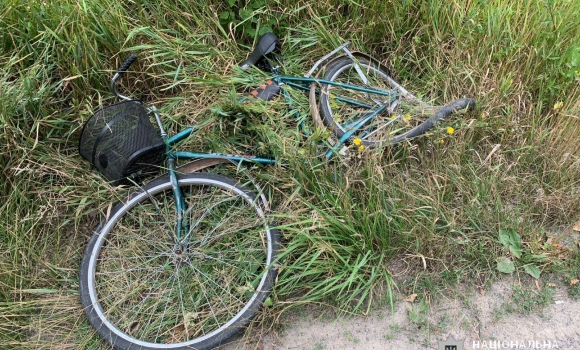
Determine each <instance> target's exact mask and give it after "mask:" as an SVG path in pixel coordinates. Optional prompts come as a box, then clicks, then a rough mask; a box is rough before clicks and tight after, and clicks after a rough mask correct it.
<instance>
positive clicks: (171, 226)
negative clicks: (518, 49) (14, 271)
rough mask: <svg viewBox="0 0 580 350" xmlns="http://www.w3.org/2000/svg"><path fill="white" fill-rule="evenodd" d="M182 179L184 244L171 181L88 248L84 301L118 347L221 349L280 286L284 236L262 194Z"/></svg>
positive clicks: (204, 177) (115, 216)
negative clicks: (276, 282) (259, 196)
mask: <svg viewBox="0 0 580 350" xmlns="http://www.w3.org/2000/svg"><path fill="white" fill-rule="evenodd" d="M178 181H179V186H180V188H181V190H182V191H183V194H184V197H185V202H186V205H187V210H186V211H185V213H184V214H185V215H184V217H185V218H184V219H185V222H186V223H187V229H186V230H185V232H183V235H182V236H181V237H180V238H179V239H177V238H175V234H174V233H175V232H176V228H175V226H176V210H175V204H174V197H173V193H172V187H171V183H170V181H169V177H168V176H165V177H162V178H159V179H157V180H154V181H152V182H151V183H149V184H148V185H146V186H145V187H144V188H143V189H142V190H141V191H139V192H137V193H134V194H132V195H130V196H129V197H128V198H126V199H125V200H123V201H121V202H119V203H118V204H117V205H116V206H115V207H114V208H113V209H112V211H111V212H110V215H109V218H108V220H106V221H103V222H102V223H101V224H100V225H99V226H98V228H97V229H96V231H95V233H94V235H93V236H92V237H91V239H90V241H89V244H88V246H87V248H86V250H85V253H84V256H83V261H82V264H81V272H80V292H81V301H82V304H83V306H84V308H85V313H86V314H87V316H88V319H89V321H90V323H91V325H92V326H93V327H94V328H95V329H96V330H97V332H98V333H99V334H100V335H101V336H102V337H103V338H105V339H106V340H107V341H108V342H109V343H111V344H112V345H113V346H115V348H117V349H137V348H138V349H192V348H193V349H212V348H214V347H216V346H219V345H220V344H222V343H223V342H224V341H226V340H227V339H229V338H230V337H231V336H233V335H234V334H236V333H237V332H239V331H240V330H242V329H243V328H244V327H246V326H247V325H248V323H249V322H250V320H251V319H252V318H253V317H254V316H255V314H256V312H257V311H258V309H259V308H260V307H261V305H262V304H263V303H264V301H265V300H266V298H267V297H268V295H269V293H270V291H271V289H272V286H273V283H274V280H275V278H276V273H277V271H276V268H275V266H274V262H275V258H276V255H277V253H278V250H279V246H280V234H279V232H278V230H276V229H273V228H271V227H270V226H269V224H268V222H267V218H266V215H265V212H264V210H263V206H262V205H261V204H260V201H259V199H257V196H256V195H255V194H254V193H252V192H251V191H250V190H249V189H247V188H245V187H240V186H238V185H236V182H235V181H234V180H232V179H229V178H226V177H224V176H220V175H215V174H188V175H181V176H179V177H178Z"/></svg>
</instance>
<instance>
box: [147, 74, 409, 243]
mask: <svg viewBox="0 0 580 350" xmlns="http://www.w3.org/2000/svg"><path fill="white" fill-rule="evenodd" d="M273 80H274V81H275V82H276V83H278V84H280V85H284V84H286V85H288V86H292V87H295V88H298V89H301V90H310V87H309V86H308V85H309V84H311V83H313V82H314V83H318V84H325V85H333V86H338V87H341V88H344V89H350V90H354V91H361V92H366V93H372V94H375V95H380V96H385V97H389V101H390V102H389V103H383V104H381V105H376V106H371V105H367V104H364V103H360V102H357V101H352V100H350V99H347V98H344V97H341V96H335V98H336V99H337V100H339V101H342V102H345V103H349V104H352V105H355V106H358V107H362V108H367V109H369V110H372V111H373V113H371V114H370V115H369V116H367V117H365V118H363V119H362V120H361V121H360V122H358V123H356V124H355V125H354V126H353V127H352V128H351V129H350V130H349V131H348V132H346V133H345V134H344V135H343V137H341V138H340V140H338V143H337V144H335V145H334V146H333V147H332V148H331V149H330V150H329V151H328V152H327V153H326V158H327V159H329V158H331V157H332V156H333V155H334V154H337V153H338V152H339V149H340V148H341V146H342V145H343V144H344V143H345V142H346V141H347V140H348V139H349V138H350V137H351V136H352V135H353V134H354V133H355V132H356V131H357V130H359V129H360V128H362V127H363V126H364V125H365V124H366V123H368V122H369V121H370V120H371V119H372V118H373V117H374V116H376V115H377V114H379V113H381V112H382V111H384V110H385V109H388V107H389V106H390V103H392V102H393V101H394V100H395V99H396V98H397V97H399V96H400V95H401V94H400V92H399V91H397V90H389V91H382V90H376V89H372V88H365V87H360V86H356V85H349V84H343V83H337V82H334V81H329V80H325V79H317V78H309V77H304V78H298V77H289V76H275V77H274V78H273ZM282 93H283V95H284V97H285V99H286V102H287V103H288V105H289V106H290V108H291V105H292V103H291V100H290V97H289V96H288V94H287V92H286V91H285V90H284V89H282ZM244 100H246V98H245V97H244V98H242V99H241V100H240V101H239V102H243V101H244ZM152 112H154V113H155V117H156V120H157V122H158V124H161V122H160V120H159V116H158V115H157V113H156V110H155V109H153V110H152ZM297 113H298V112H297ZM301 127H302V125H301ZM194 129H195V127H190V128H187V129H185V130H183V131H181V132H179V133H177V134H175V135H173V136H171V137H168V136H167V135H166V134H165V132H164V131H163V132H162V134H163V139H164V140H165V143H166V145H167V157H168V162H167V165H168V172H169V177H170V180H171V184H172V188H173V194H174V197H175V203H176V210H177V227H176V233H175V234H176V240H177V241H176V243H180V242H179V240H180V239H181V235H182V232H183V230H184V229H185V230H187V229H188V223H187V222H185V223H184V222H183V220H184V217H185V215H183V214H184V213H185V211H186V210H187V204H186V203H185V199H184V196H183V193H182V192H181V189H180V187H179V184H178V181H177V172H176V170H175V161H176V160H179V159H186V160H191V159H207V158H220V159H227V160H231V161H235V162H252V163H259V164H275V163H276V160H274V159H270V158H263V157H255V156H247V155H233V154H221V153H204V152H187V151H176V152H172V151H171V149H170V148H171V146H173V145H175V144H176V143H178V142H179V141H182V140H184V139H186V138H187V137H189V136H190V135H191V134H192V133H193V131H194ZM161 130H163V129H162V127H161Z"/></svg>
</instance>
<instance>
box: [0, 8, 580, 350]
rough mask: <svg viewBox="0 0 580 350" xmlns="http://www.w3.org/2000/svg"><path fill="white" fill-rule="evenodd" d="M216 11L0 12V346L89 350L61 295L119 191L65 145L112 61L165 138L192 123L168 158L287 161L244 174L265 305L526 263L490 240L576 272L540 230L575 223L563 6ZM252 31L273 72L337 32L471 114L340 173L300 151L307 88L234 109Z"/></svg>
mask: <svg viewBox="0 0 580 350" xmlns="http://www.w3.org/2000/svg"><path fill="white" fill-rule="evenodd" d="M233 3H234V2H232V1H229V2H227V4H225V3H224V2H219V1H209V2H207V3H206V4H205V5H204V6H201V5H199V4H198V3H196V2H191V1H174V2H168V1H141V0H137V1H134V2H132V3H131V6H124V4H121V3H118V2H113V1H110V0H104V1H93V0H87V1H82V2H78V1H61V2H59V3H58V4H52V3H50V2H43V1H28V2H20V1H8V2H4V4H3V5H2V6H0V30H1V33H2V39H1V42H0V63H1V64H0V87H1V88H0V210H1V211H2V213H4V216H3V217H4V221H3V223H2V225H1V226H0V251H1V252H2V254H1V255H0V303H1V305H2V308H1V311H0V320H2V321H1V322H0V330H1V331H0V346H1V347H3V348H93V349H96V348H103V345H102V343H101V342H100V341H99V339H98V337H97V336H96V335H95V334H94V332H93V331H92V330H91V329H90V327H89V326H88V323H87V322H86V320H85V318H84V316H83V313H82V309H81V306H80V303H79V301H78V295H77V294H76V293H77V292H76V291H77V290H78V282H77V280H78V267H79V263H80V259H81V256H82V251H83V249H84V247H85V245H86V241H87V238H88V237H89V236H90V234H91V230H92V229H93V228H94V226H95V225H96V223H97V222H98V221H99V220H100V218H101V217H102V216H103V215H104V214H105V213H106V210H107V205H108V203H111V202H115V201H117V200H119V198H123V197H124V196H126V195H127V193H128V191H129V190H127V189H115V188H112V187H111V186H109V185H108V184H106V183H104V182H103V180H102V178H101V177H100V176H99V175H98V174H97V173H96V172H95V171H94V170H93V169H91V168H90V167H89V165H88V164H87V163H85V162H84V161H83V160H81V159H80V157H79V156H78V154H77V142H78V137H79V133H80V126H81V125H82V123H83V122H84V121H85V120H86V119H87V118H88V117H89V116H90V114H91V113H92V111H94V109H96V108H97V107H98V106H100V105H105V104H109V103H111V102H112V101H113V99H112V95H111V94H110V93H109V91H108V79H109V77H110V75H111V73H112V71H113V70H114V69H115V68H116V67H117V66H118V65H119V64H120V62H122V61H123V60H124V58H125V57H126V56H128V53H129V52H137V53H138V54H139V60H138V62H137V63H136V64H135V65H134V66H132V67H131V69H132V72H131V73H130V74H128V75H127V77H126V78H124V79H123V80H122V83H121V85H122V89H123V91H127V92H129V93H130V94H131V95H132V96H135V97H136V98H139V99H142V100H144V101H146V102H148V103H155V104H156V105H158V106H159V107H160V109H161V112H162V114H163V118H164V121H165V123H166V127H167V129H168V130H169V131H177V130H179V129H181V128H182V127H184V126H190V125H192V124H196V123H198V124H203V125H204V127H203V128H202V129H201V130H200V131H199V132H198V133H197V134H196V137H195V138H192V139H191V140H189V141H187V142H186V143H184V145H183V147H184V148H191V149H198V150H208V151H215V152H224V153H243V154H257V155H268V156H272V157H275V158H277V159H280V160H285V161H286V162H287V164H288V165H286V166H283V165H277V166H273V167H269V168H261V169H251V170H250V171H251V173H252V175H253V176H254V177H256V178H257V179H258V181H259V182H260V183H263V184H264V186H265V188H266V192H267V193H268V194H269V195H270V197H271V198H272V203H273V211H274V214H275V216H276V218H277V220H278V221H279V222H280V225H281V227H282V229H283V235H284V242H283V244H284V251H283V253H282V254H283V260H282V267H281V272H280V276H279V278H278V283H277V287H276V290H275V296H274V299H275V301H276V302H275V303H274V306H273V307H272V308H270V310H272V311H271V312H272V313H276V312H280V311H282V310H285V308H286V307H287V306H288V305H290V306H292V305H299V304H302V303H323V304H329V305H333V306H336V307H338V308H339V309H341V310H348V311H355V312H361V313H366V312H368V311H369V310H371V308H372V305H373V304H372V303H373V302H374V301H376V300H377V298H378V297H379V294H380V293H379V291H384V290H386V291H387V295H390V297H389V298H388V299H389V303H391V302H392V301H393V299H394V297H393V296H392V295H393V293H395V291H396V289H397V287H398V286H397V285H396V284H395V282H394V279H393V276H394V275H397V274H399V273H404V274H407V275H411V276H414V277H416V278H413V279H411V280H412V282H410V283H409V284H408V285H405V286H404V287H405V288H408V291H409V292H419V293H420V294H422V297H423V296H436V295H438V293H445V292H446V290H447V289H448V288H449V287H450V286H451V285H453V284H455V283H460V282H469V283H478V284H483V283H486V282H487V281H488V280H489V279H490V278H495V277H497V276H499V275H500V272H499V271H497V270H496V260H497V259H498V258H500V257H507V258H510V259H512V261H514V263H515V269H516V271H523V270H524V269H525V267H524V266H525V265H526V264H529V263H530V262H529V261H525V260H524V258H523V257H522V258H521V259H519V260H518V258H516V257H514V256H513V255H511V254H512V253H511V252H510V251H509V249H507V250H506V247H505V246H504V245H503V244H502V243H501V242H500V231H510V232H515V233H517V235H518V236H519V237H520V238H521V248H522V251H523V252H525V254H523V255H522V256H524V257H525V256H543V257H544V258H545V259H542V260H541V261H535V262H534V264H536V267H537V268H538V270H539V271H540V272H541V273H542V274H544V273H547V272H550V273H564V274H568V273H569V272H570V271H571V270H573V269H575V267H574V264H575V261H577V259H567V258H564V257H563V256H562V254H561V253H562V252H561V248H560V247H559V246H558V245H557V244H556V243H554V242H549V241H548V233H549V232H551V231H552V230H554V228H557V227H570V226H571V225H572V223H574V222H576V221H578V220H579V219H580V217H578V212H580V201H578V193H579V191H580V190H579V182H578V179H579V178H580V176H579V175H580V153H579V151H578V147H575V144H574V143H573V142H570V140H575V139H578V137H579V136H580V123H578V115H579V111H580V105H579V102H578V101H579V100H580V99H579V98H578V97H579V90H578V86H579V84H580V76H579V75H578V71H580V51H579V50H580V49H579V47H578V45H577V39H576V38H578V37H579V34H580V33H579V32H578V31H579V29H578V28H580V18H579V17H578V16H576V15H575V14H576V13H577V11H576V10H577V9H578V8H580V2H579V1H578V0H571V1H539V0H526V1H518V2H505V3H501V4H499V3H489V2H469V3H460V2H445V3H441V2H438V1H431V0H424V1H415V2H410V1H403V2H399V3H396V4H395V3H392V2H385V1H367V2H364V4H363V3H360V2H353V1H342V0H340V1H339V0H336V1H334V0H332V1H330V0H329V1H324V2H321V3H319V4H309V5H305V4H304V3H303V2H295V1H291V0H276V1H273V2H269V3H268V4H266V3H265V2H264V3H263V4H262V2H261V1H250V2H249V3H250V5H247V6H243V7H242V8H240V9H239V10H238V11H237V12H236V11H234V12H235V13H234V15H233V16H232V17H231V18H230V17H228V18H225V15H224V16H220V14H223V13H224V12H228V11H230V10H231V7H232V6H233V5H232V4H233ZM236 4H238V3H236ZM228 6H229V8H228ZM242 10H243V11H242ZM228 16H229V15H228ZM226 22H227V23H226ZM263 25H268V26H270V27H272V28H277V30H278V33H279V34H280V37H281V40H282V42H283V67H284V69H285V72H286V73H287V74H296V75H301V74H303V73H305V72H306V71H307V69H308V68H309V67H310V65H311V64H312V63H313V62H314V61H316V59H318V58H319V57H321V56H323V55H324V54H326V53H327V52H328V51H330V50H331V49H332V48H334V47H335V46H337V45H338V44H340V43H341V42H343V41H345V40H351V41H352V42H353V46H354V47H356V48H358V49H360V50H361V51H364V52H368V53H370V54H372V55H374V56H376V57H378V58H380V60H381V61H382V63H383V64H384V65H386V66H387V67H389V68H390V69H391V70H392V75H393V76H394V77H395V78H396V79H397V80H398V81H400V82H402V83H403V84H404V86H405V87H408V88H409V89H410V90H412V91H413V92H417V93H418V94H420V95H422V96H424V97H425V98H427V99H429V100H434V101H436V103H439V104H444V103H447V102H450V101H452V100H454V99H457V98H461V97H464V96H472V97H475V98H476V99H477V101H478V107H477V110H476V112H474V113H472V114H468V115H466V116H463V117H456V118H452V119H450V120H448V121H445V122H444V123H443V124H442V125H441V128H440V130H435V131H433V132H432V133H431V135H430V136H427V137H424V138H421V139H418V140H413V141H410V142H408V143H406V144H404V145H401V146H399V147H395V148H391V149H385V150H380V151H378V152H372V151H368V150H367V151H365V152H363V153H361V154H359V156H358V158H355V159H354V160H352V161H349V162H348V163H347V164H345V166H343V165H342V164H340V165H337V164H327V163H324V162H320V161H319V160H318V159H317V158H316V157H315V154H316V152H315V150H312V149H311V147H310V146H309V145H310V141H311V140H313V139H315V138H323V136H324V135H323V134H324V133H320V132H319V133H318V134H317V133H316V132H314V133H313V134H312V135H313V136H311V137H312V139H305V138H303V137H302V136H301V133H300V131H299V128H298V122H297V121H296V113H295V111H296V112H297V113H298V118H299V119H300V120H301V121H304V122H305V123H306V124H307V125H309V110H308V104H307V100H306V97H304V96H300V94H296V96H295V98H294V105H293V106H292V108H293V110H292V111H288V110H287V109H286V108H285V106H284V103H283V101H281V100H278V101H275V102H274V103H272V104H264V105H252V106H249V105H244V104H241V105H240V104H237V102H236V101H237V98H236V96H237V93H240V92H243V91H246V90H247V89H248V88H250V87H254V86H256V85H257V84H259V83H261V82H262V81H263V80H264V79H265V78H266V76H264V75H263V74H262V73H258V72H256V71H250V72H246V73H242V72H240V71H239V70H238V69H236V68H235V66H236V63H237V62H240V61H242V60H243V59H245V58H246V55H247V53H248V51H249V47H250V46H251V45H252V44H253V42H254V40H255V39H256V37H257V35H258V34H259V32H260V30H261V29H260V28H262V26H263ZM293 97H294V95H293ZM560 102H561V103H560ZM310 127H311V126H310ZM447 127H453V128H454V130H455V132H454V133H453V135H448V134H446V133H445V129H446V128H447ZM311 128H312V127H311ZM441 140H444V142H443V143H441ZM397 263H400V264H397ZM396 266H405V268H396ZM534 271H535V270H534ZM574 271H575V270H574ZM574 273H575V272H574ZM473 281H475V282H473ZM571 293H572V292H571ZM49 335H50V336H49Z"/></svg>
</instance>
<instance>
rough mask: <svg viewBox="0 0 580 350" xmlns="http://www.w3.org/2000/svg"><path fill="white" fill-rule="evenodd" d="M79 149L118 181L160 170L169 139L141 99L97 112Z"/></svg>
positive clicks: (106, 173)
mask: <svg viewBox="0 0 580 350" xmlns="http://www.w3.org/2000/svg"><path fill="white" fill-rule="evenodd" d="M79 153H80V154H81V156H82V157H83V158H85V159H86V160H88V161H89V162H91V163H92V164H93V165H94V166H95V167H96V168H97V169H98V170H99V172H101V173H102V174H103V175H104V176H105V177H106V178H107V180H109V181H113V184H114V185H118V184H121V183H123V182H124V181H123V180H126V179H127V178H129V177H136V176H144V175H149V174H153V173H156V172H157V170H158V169H159V166H160V165H161V163H162V162H163V159H164V157H165V143H164V142H163V139H162V138H161V136H160V134H159V132H158V131H157V130H156V129H155V127H154V126H153V124H152V123H151V121H150V119H149V115H148V113H147V110H146V109H145V107H144V106H143V105H142V104H141V103H140V102H139V101H133V100H131V101H124V102H120V103H116V104H113V105H110V106H107V107H104V108H101V109H99V110H97V111H96V112H95V114H93V115H92V116H91V117H90V118H89V119H88V120H87V122H86V123H85V125H84V126H83V131H82V133H81V138H80V141H79Z"/></svg>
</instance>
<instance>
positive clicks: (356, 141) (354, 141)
mask: <svg viewBox="0 0 580 350" xmlns="http://www.w3.org/2000/svg"><path fill="white" fill-rule="evenodd" d="M352 143H354V144H355V145H357V146H360V145H361V143H362V142H361V140H360V139H359V138H358V137H357V138H356V139H354V140H352Z"/></svg>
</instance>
